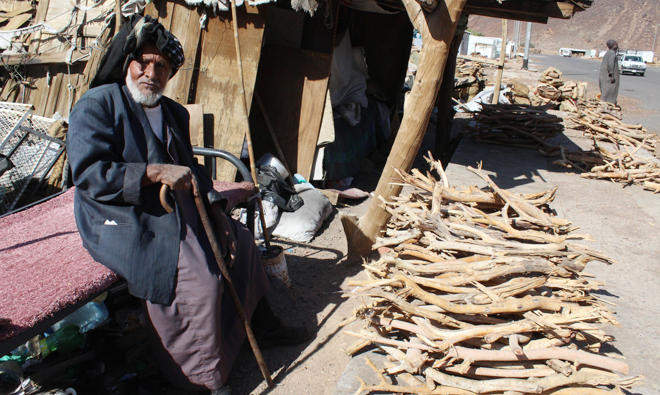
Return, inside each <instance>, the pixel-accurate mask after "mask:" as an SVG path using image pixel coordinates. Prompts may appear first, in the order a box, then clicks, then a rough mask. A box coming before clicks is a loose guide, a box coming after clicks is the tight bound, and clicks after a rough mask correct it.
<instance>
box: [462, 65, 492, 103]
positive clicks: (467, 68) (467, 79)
mask: <svg viewBox="0 0 660 395" xmlns="http://www.w3.org/2000/svg"><path fill="white" fill-rule="evenodd" d="M485 86H486V75H485V73H484V72H483V68H482V65H481V64H480V63H478V62H474V61H470V60H465V59H461V58H458V59H457V60H456V73H455V77H454V98H456V99H459V100H462V101H464V102H468V101H470V100H471V99H472V98H473V97H474V96H476V95H477V93H479V92H481V91H482V90H483V89H484V87H485Z"/></svg>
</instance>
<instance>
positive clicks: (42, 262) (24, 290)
mask: <svg viewBox="0 0 660 395" xmlns="http://www.w3.org/2000/svg"><path fill="white" fill-rule="evenodd" d="M0 231H1V232H2V237H1V238H0V341H2V340H5V339H8V338H10V337H12V336H15V335H16V334H18V333H20V332H22V331H24V330H25V329H27V328H30V327H32V326H34V325H36V324H37V323H39V322H40V321H41V320H43V319H45V318H48V317H50V316H52V315H53V314H55V313H56V312H57V311H59V310H62V309H64V308H66V307H68V306H71V305H73V304H75V303H77V302H81V301H84V300H87V299H89V298H91V297H92V296H93V295H96V294H98V293H99V292H101V291H102V290H103V289H105V288H107V287H108V286H109V285H110V284H112V283H113V282H114V281H115V280H117V275H116V274H115V273H113V272H112V271H110V269H108V268H106V267H105V266H103V265H101V264H99V263H96V262H95V261H94V260H93V259H92V258H91V257H90V256H89V254H88V253H87V250H85V249H84V248H83V246H82V241H81V239H80V235H79V234H78V229H77V228H76V223H75V221H74V218H73V189H70V190H68V191H67V192H65V193H64V194H62V195H60V196H58V197H56V198H53V199H50V200H49V201H47V202H44V203H42V204H39V205H37V206H35V207H32V208H30V209H28V210H24V211H22V212H19V213H16V214H12V215H9V216H7V217H4V218H0Z"/></svg>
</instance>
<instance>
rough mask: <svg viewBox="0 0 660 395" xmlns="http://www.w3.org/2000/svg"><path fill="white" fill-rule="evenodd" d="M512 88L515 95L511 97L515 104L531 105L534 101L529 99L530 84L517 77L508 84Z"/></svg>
mask: <svg viewBox="0 0 660 395" xmlns="http://www.w3.org/2000/svg"><path fill="white" fill-rule="evenodd" d="M508 86H509V88H511V93H512V94H513V97H512V98H511V100H512V103H513V104H521V105H524V106H529V105H531V104H532V102H531V101H530V99H529V92H530V90H529V86H527V84H525V83H524V82H522V81H521V80H518V79H515V80H513V81H511V82H509V84H508Z"/></svg>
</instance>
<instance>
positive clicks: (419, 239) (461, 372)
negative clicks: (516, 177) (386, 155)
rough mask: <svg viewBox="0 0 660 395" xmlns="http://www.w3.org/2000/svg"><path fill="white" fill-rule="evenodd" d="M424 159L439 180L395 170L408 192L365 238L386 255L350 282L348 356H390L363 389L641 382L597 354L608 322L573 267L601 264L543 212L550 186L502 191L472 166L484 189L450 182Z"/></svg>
mask: <svg viewBox="0 0 660 395" xmlns="http://www.w3.org/2000/svg"><path fill="white" fill-rule="evenodd" d="M431 166H432V168H434V169H436V171H437V172H438V173H439V174H440V177H439V178H440V179H439V180H438V179H436V178H434V177H433V176H432V175H431V174H428V173H427V174H426V175H424V174H422V173H421V172H419V171H417V170H413V172H412V174H411V175H403V174H402V175H401V177H402V179H403V182H404V183H405V184H406V185H407V186H409V187H411V188H412V192H411V193H410V194H408V195H407V196H405V197H399V198H397V199H396V200H395V201H393V202H388V203H386V207H387V209H388V211H389V213H390V214H391V215H392V217H391V220H390V222H389V224H388V230H387V233H386V235H387V236H386V237H383V238H381V239H379V240H378V241H377V243H376V245H375V246H374V247H378V248H379V250H380V251H383V250H384V249H387V248H389V251H390V252H389V253H386V254H384V255H382V256H381V258H380V259H378V260H376V261H371V262H368V263H365V265H364V267H365V269H366V272H367V273H368V274H369V276H370V277H371V279H370V280H366V281H355V282H353V285H354V286H355V287H356V288H355V289H354V292H355V293H357V294H359V295H364V296H366V297H367V298H368V299H366V300H367V301H368V302H367V304H365V306H364V307H363V308H361V309H360V310H358V311H357V315H358V317H361V318H362V319H364V321H365V323H366V324H367V328H366V329H363V330H361V331H346V333H348V334H350V335H353V336H355V337H358V338H359V339H360V340H359V343H358V344H356V345H355V346H353V347H351V349H350V350H349V352H351V353H356V352H358V351H359V350H361V349H362V348H364V347H367V346H368V345H377V346H378V347H379V348H380V350H382V351H383V352H385V353H386V354H387V355H388V357H389V358H390V361H391V362H392V363H391V364H390V365H389V366H385V368H384V370H382V371H381V370H380V369H376V370H377V371H378V373H379V375H380V378H381V382H380V383H379V384H376V385H367V384H365V383H364V382H363V383H362V387H361V389H360V390H361V392H362V393H365V392H379V391H382V392H395V393H418V394H431V393H434V394H444V393H451V394H473V393H551V392H552V391H558V390H560V389H567V388H570V390H572V391H573V392H560V393H562V394H563V393H575V394H586V393H589V394H606V393H607V394H609V393H611V392H609V391H606V390H603V389H596V388H595V387H597V386H616V387H623V388H629V387H630V386H631V385H633V384H635V383H637V382H638V381H640V380H641V377H639V376H638V377H622V376H621V375H626V374H627V373H628V366H627V364H626V363H625V362H623V361H622V360H621V359H619V358H615V357H611V356H608V355H605V354H604V353H603V352H601V351H600V350H601V346H602V345H603V344H604V343H606V342H609V341H611V340H612V337H611V336H609V335H607V334H606V333H605V332H604V331H603V329H602V326H603V325H604V324H615V323H616V321H615V318H614V316H613V313H612V312H611V311H610V310H609V309H608V307H607V306H606V302H605V301H603V300H601V299H600V298H599V297H598V296H596V295H594V294H593V293H592V291H594V290H597V289H599V288H600V287H601V286H602V284H601V283H599V282H598V281H596V280H595V279H594V278H593V277H591V276H583V275H582V274H581V273H582V270H583V269H584V267H585V265H586V264H587V263H588V262H590V261H600V262H604V263H611V260H610V259H609V258H607V257H606V256H604V255H602V254H600V253H598V252H596V251H593V250H590V249H588V248H586V247H584V246H582V245H580V244H576V243H574V242H573V240H576V239H585V238H587V236H584V235H577V234H573V233H572V231H573V230H574V229H575V228H574V227H572V226H571V223H570V222H569V221H567V220H565V219H561V218H558V217H556V216H554V215H552V214H551V212H552V211H551V210H550V208H549V207H548V204H549V203H550V202H551V201H552V200H553V198H554V195H555V191H556V190H550V191H546V192H542V193H535V194H527V195H520V194H516V193H512V192H508V191H505V190H502V189H500V188H499V187H498V186H497V185H496V184H495V183H494V182H493V181H492V180H490V178H489V177H488V176H487V175H486V174H485V173H484V172H483V171H481V170H479V169H472V168H470V170H472V171H473V172H475V173H476V174H478V175H479V176H480V177H481V178H483V180H484V181H486V182H487V183H488V185H489V188H488V189H478V188H476V187H470V188H453V187H450V186H449V182H448V180H447V179H446V177H445V175H444V172H443V171H442V167H441V164H440V163H439V162H433V161H431ZM374 368H375V367H374ZM386 377H390V378H392V381H391V382H390V381H388V380H386ZM617 390H618V388H617ZM508 391H510V392H508ZM552 393H554V392H552Z"/></svg>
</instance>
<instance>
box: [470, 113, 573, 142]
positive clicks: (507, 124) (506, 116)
mask: <svg viewBox="0 0 660 395" xmlns="http://www.w3.org/2000/svg"><path fill="white" fill-rule="evenodd" d="M546 110H547V107H529V106H524V105H517V104H482V109H481V111H479V112H476V113H474V120H475V121H476V126H475V127H474V128H472V136H473V138H474V139H475V140H476V141H479V142H483V143H495V144H505V145H511V146H517V147H525V148H534V149H543V147H545V146H547V143H545V141H544V140H545V139H547V138H550V137H553V136H555V135H556V134H557V133H561V132H562V131H563V130H564V127H563V125H562V123H561V122H562V119H561V118H559V117H557V116H555V115H552V114H548V113H547V112H546Z"/></svg>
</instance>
